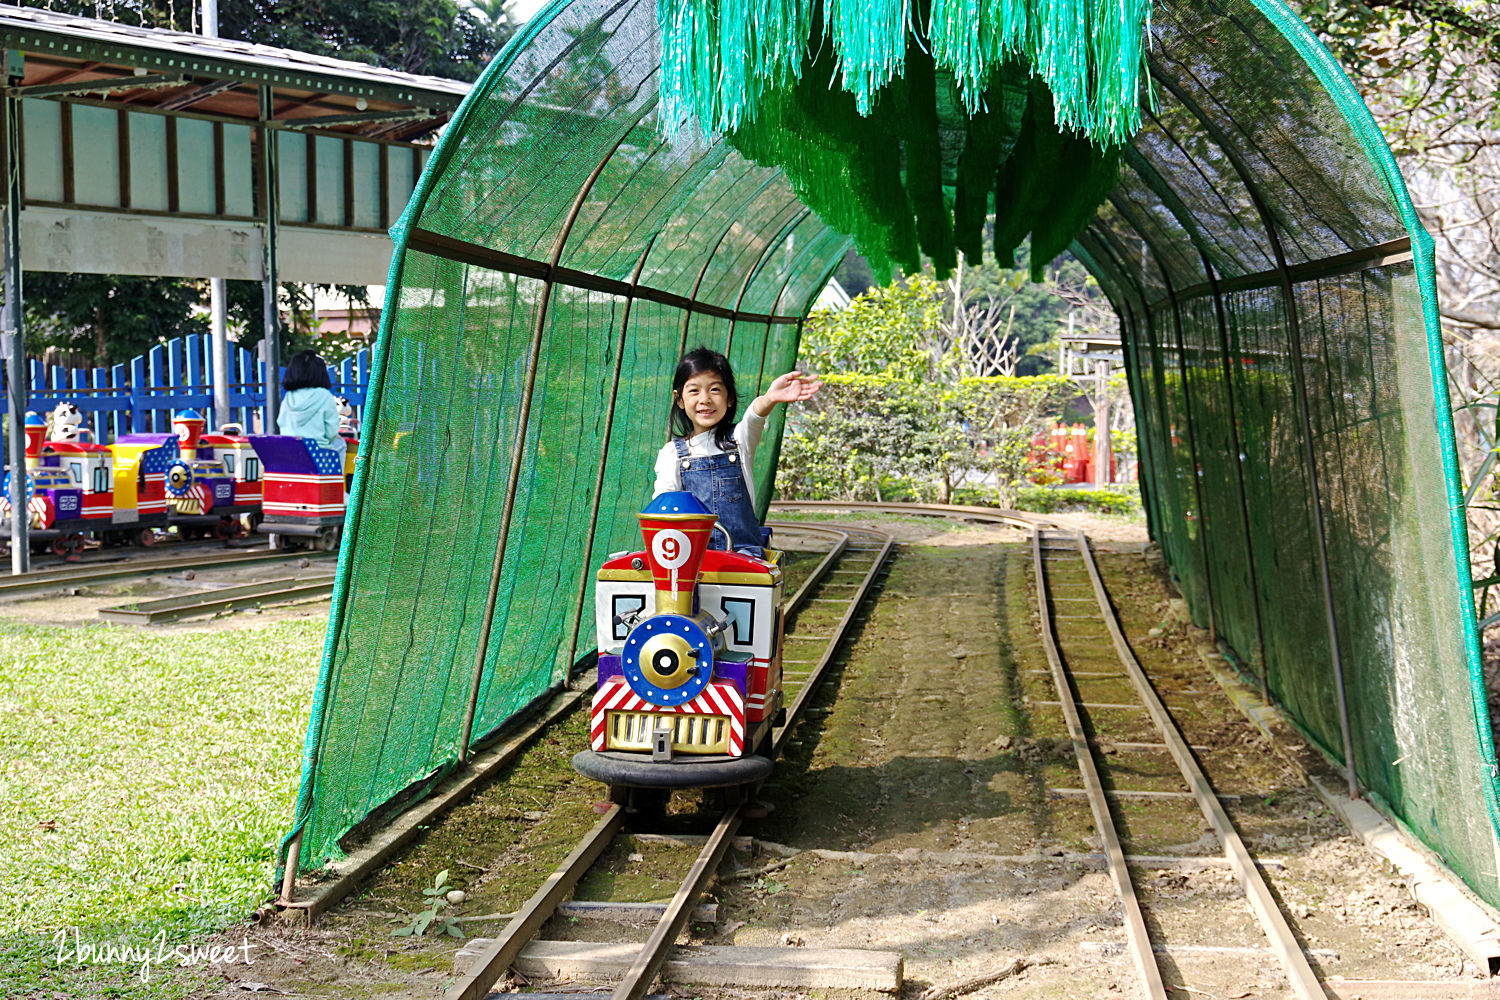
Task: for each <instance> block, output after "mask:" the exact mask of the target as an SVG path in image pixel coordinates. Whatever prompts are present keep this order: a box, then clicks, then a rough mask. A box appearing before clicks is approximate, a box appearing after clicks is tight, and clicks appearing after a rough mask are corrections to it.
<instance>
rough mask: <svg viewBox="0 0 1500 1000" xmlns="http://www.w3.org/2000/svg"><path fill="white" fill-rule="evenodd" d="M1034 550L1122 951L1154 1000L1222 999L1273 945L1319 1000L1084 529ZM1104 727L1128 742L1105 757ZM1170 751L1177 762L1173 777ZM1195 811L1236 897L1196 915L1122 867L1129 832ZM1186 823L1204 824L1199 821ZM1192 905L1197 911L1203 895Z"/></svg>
mask: <svg viewBox="0 0 1500 1000" xmlns="http://www.w3.org/2000/svg"><path fill="white" fill-rule="evenodd" d="M1032 549H1033V552H1032V554H1033V563H1034V571H1035V574H1036V585H1037V604H1038V608H1039V612H1040V616H1041V638H1042V644H1043V648H1044V650H1045V652H1046V655H1047V660H1048V663H1049V665H1050V669H1051V674H1052V680H1053V684H1054V686H1055V688H1056V690H1057V696H1058V701H1057V703H1056V704H1057V706H1058V707H1059V708H1060V709H1061V711H1062V713H1063V715H1064V717H1065V719H1066V722H1067V728H1068V735H1069V737H1070V739H1071V741H1072V745H1073V751H1074V756H1075V758H1076V760H1077V763H1078V769H1079V775H1080V778H1081V779H1082V784H1083V789H1082V793H1083V794H1084V795H1086V796H1087V798H1088V803H1089V809H1090V812H1091V813H1092V814H1093V817H1094V823H1095V827H1096V828H1097V831H1098V834H1099V837H1100V840H1101V841H1102V844H1103V848H1104V853H1105V856H1106V859H1107V862H1108V869H1109V874H1110V878H1111V881H1112V882H1113V883H1114V886H1115V889H1116V892H1117V894H1118V896H1119V899H1120V904H1121V907H1122V909H1123V913H1124V929H1125V937H1126V946H1127V950H1128V952H1129V955H1130V957H1131V959H1132V962H1133V964H1134V966H1135V969H1136V973H1137V975H1138V978H1139V981H1140V983H1141V988H1142V990H1143V994H1144V995H1145V996H1146V997H1148V998H1149V1000H1166V997H1167V996H1168V991H1169V989H1170V990H1171V991H1172V992H1173V993H1176V994H1178V995H1181V992H1182V991H1183V990H1184V989H1186V990H1189V991H1191V992H1193V993H1195V994H1197V993H1202V994H1203V995H1222V992H1221V989H1215V987H1220V988H1222V987H1224V986H1225V985H1226V984H1227V985H1231V986H1232V985H1234V984H1236V983H1245V982H1253V981H1255V978H1256V977H1255V975H1254V973H1253V969H1254V964H1255V963H1257V962H1258V961H1260V960H1261V959H1263V958H1264V957H1265V949H1266V948H1267V947H1268V948H1269V951H1270V952H1271V953H1274V955H1275V956H1276V958H1277V959H1278V960H1279V962H1280V964H1281V968H1282V971H1283V972H1284V974H1285V976H1286V978H1287V981H1288V983H1289V988H1290V991H1291V995H1293V996H1296V997H1299V998H1301V1000H1323V998H1324V996H1325V993H1324V992H1323V988H1322V986H1321V984H1320V982H1319V979H1318V976H1317V974H1316V973H1315V972H1314V970H1313V968H1312V966H1311V965H1310V963H1309V961H1308V959H1307V956H1306V955H1305V954H1304V953H1303V951H1302V948H1301V946H1300V944H1299V943H1298V940H1297V937H1296V935H1295V933H1294V932H1293V930H1292V928H1291V926H1290V924H1289V923H1288V922H1287V919H1286V917H1285V916H1284V915H1283V914H1282V912H1281V910H1280V908H1279V907H1278V905H1277V903H1276V899H1275V897H1274V896H1273V894H1272V892H1271V889H1270V887H1269V886H1268V885H1267V883H1266V881H1265V879H1264V877H1263V876H1262V875H1261V872H1260V870H1259V868H1257V866H1256V863H1255V859H1254V858H1253V857H1251V855H1250V853H1249V852H1248V851H1247V850H1246V848H1245V845H1244V843H1243V842H1242V841H1241V839H1240V836H1239V833H1238V832H1237V831H1236V830H1235V827H1234V824H1233V823H1232V822H1231V820H1230V818H1229V816H1228V814H1227V813H1226V812H1225V810H1224V807H1223V805H1222V804H1221V802H1220V800H1219V796H1218V795H1217V794H1216V793H1215V791H1214V788H1213V786H1212V785H1211V784H1210V783H1209V780H1208V778H1207V776H1206V775H1205V774H1204V773H1203V770H1202V768H1201V767H1200V766H1199V764H1198V761H1197V759H1196V758H1195V757H1194V755H1193V753H1192V751H1191V750H1190V748H1189V747H1188V745H1187V742H1186V741H1185V740H1184V739H1183V736H1182V734H1181V732H1180V731H1179V730H1178V728H1177V725H1176V724H1175V723H1174V721H1173V719H1172V716H1171V714H1170V713H1169V712H1168V710H1167V708H1166V706H1165V705H1163V703H1162V701H1161V699H1160V698H1159V697H1158V695H1157V693H1156V691H1155V690H1154V689H1153V688H1152V686H1151V683H1150V681H1149V680H1148V679H1147V677H1146V674H1145V672H1144V671H1143V670H1142V669H1141V666H1140V664H1139V663H1138V662H1137V661H1136V659H1135V655H1134V654H1133V653H1132V652H1131V650H1130V647H1129V645H1128V644H1127V643H1126V641H1125V637H1124V634H1123V632H1122V631H1121V629H1120V625H1119V622H1118V620H1117V619H1116V617H1115V614H1114V611H1113V608H1112V607H1111V605H1110V601H1109V596H1108V594H1107V593H1106V592H1105V589H1104V584H1103V582H1102V580H1101V579H1100V576H1099V571H1098V568H1097V566H1096V565H1095V564H1094V558H1093V554H1092V552H1091V551H1090V549H1089V545H1088V541H1087V539H1086V538H1085V536H1084V535H1083V534H1082V533H1081V532H1071V531H1061V530H1049V529H1041V530H1038V531H1036V532H1035V533H1034V534H1033V536H1032ZM1104 728H1107V729H1108V730H1109V731H1110V732H1111V733H1112V734H1113V735H1115V736H1117V737H1121V736H1123V737H1125V740H1121V741H1114V740H1112V741H1111V746H1110V747H1109V750H1110V752H1108V753H1106V752H1104V747H1103V739H1102V738H1101V736H1100V731H1101V729H1104ZM1164 758H1169V759H1170V760H1171V761H1172V762H1173V763H1174V764H1175V765H1176V772H1177V773H1176V774H1175V775H1172V774H1171V773H1170V769H1169V768H1167V767H1166V766H1165V764H1164ZM1148 785H1149V787H1146V786H1148ZM1174 785H1175V787H1172V786H1174ZM1060 791H1064V792H1069V793H1071V792H1075V791H1077V790H1074V789H1066V790H1060ZM1194 808H1196V809H1197V810H1199V811H1200V812H1201V817H1202V820H1201V821H1202V822H1203V823H1206V824H1207V827H1208V828H1209V829H1211V830H1212V831H1213V833H1214V835H1215V836H1216V837H1217V839H1218V841H1219V844H1220V846H1221V847H1222V849H1223V857H1224V858H1225V859H1226V860H1227V861H1228V863H1229V867H1230V869H1231V870H1232V871H1233V873H1234V876H1235V878H1236V880H1237V881H1238V885H1239V888H1240V890H1241V894H1240V895H1238V896H1236V895H1233V894H1226V895H1225V896H1223V897H1221V898H1220V899H1218V900H1217V901H1216V902H1217V906H1216V907H1215V909H1216V910H1217V912H1210V913H1205V912H1203V910H1202V909H1201V908H1199V907H1195V908H1194V909H1193V910H1192V911H1191V914H1181V913H1177V912H1175V911H1174V909H1173V907H1172V905H1171V902H1170V899H1169V898H1168V897H1167V896H1166V895H1164V894H1162V893H1160V892H1158V891H1157V889H1156V888H1155V885H1154V880H1152V879H1151V878H1150V877H1149V876H1147V875H1146V873H1143V872H1141V871H1140V870H1139V869H1133V868H1132V867H1131V866H1130V865H1128V864H1127V858H1126V855H1125V849H1124V847H1123V846H1122V842H1123V841H1126V840H1128V839H1129V836H1130V831H1131V830H1132V829H1136V828H1145V827H1146V826H1147V825H1148V824H1149V823H1151V822H1160V818H1161V814H1162V810H1163V809H1177V810H1192V809H1194ZM1191 822H1193V823H1196V822H1198V820H1197V817H1196V816H1194V817H1192V820H1191ZM1196 902H1197V903H1198V904H1200V906H1201V904H1202V902H1203V901H1202V900H1201V899H1200V900H1197V901H1196ZM1246 906H1248V909H1249V911H1250V912H1251V913H1253V914H1254V917H1255V922H1256V923H1257V924H1258V926H1259V929H1260V931H1261V933H1262V934H1263V940H1262V941H1261V942H1259V945H1260V946H1259V947H1256V946H1255V945H1256V942H1255V941H1254V940H1253V937H1254V931H1253V929H1247V928H1246V927H1245V925H1246V924H1248V921H1246V920H1245V907H1246ZM1237 946H1238V947H1237ZM1205 955H1210V956H1212V967H1211V968H1207V969H1205V968H1203V967H1202V964H1201V961H1199V960H1201V959H1202V958H1203V957H1204V956H1205ZM1189 967H1194V971H1195V973H1196V974H1197V975H1198V977H1199V982H1198V983H1197V984H1196V986H1195V985H1193V984H1191V983H1188V982H1186V981H1185V980H1188V979H1190V978H1191V977H1190V976H1189V975H1188V971H1187V970H1188V968H1189ZM1168 979H1175V980H1180V981H1179V982H1171V983H1169V982H1168ZM1210 980H1211V982H1210ZM1207 990H1213V992H1211V993H1210V992H1206V991H1207Z"/></svg>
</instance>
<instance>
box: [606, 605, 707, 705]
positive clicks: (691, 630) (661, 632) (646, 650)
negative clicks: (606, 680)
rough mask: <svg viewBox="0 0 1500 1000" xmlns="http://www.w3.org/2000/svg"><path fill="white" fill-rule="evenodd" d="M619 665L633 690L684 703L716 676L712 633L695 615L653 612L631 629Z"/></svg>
mask: <svg viewBox="0 0 1500 1000" xmlns="http://www.w3.org/2000/svg"><path fill="white" fill-rule="evenodd" d="M620 667H621V669H622V670H623V671H624V673H625V680H626V682H628V683H629V684H630V689H631V690H632V691H634V692H635V693H636V694H637V695H639V696H640V697H641V698H644V699H645V700H646V701H648V702H650V703H651V704H653V705H662V706H673V705H684V704H686V703H687V702H690V701H692V700H693V699H694V698H696V697H698V695H700V694H702V693H703V689H704V688H706V687H707V686H708V682H709V681H710V680H712V679H713V673H714V669H713V668H714V642H713V636H712V635H711V634H710V633H709V632H708V631H707V630H706V629H705V628H704V627H703V625H702V623H700V622H699V621H698V620H697V619H696V618H690V617H688V616H687V615H675V614H665V615H652V616H651V617H649V618H645V619H642V620H641V621H639V622H637V623H636V625H635V627H634V628H632V629H631V630H630V635H629V636H627V637H626V639H625V645H624V647H623V648H622V649H621V651H620Z"/></svg>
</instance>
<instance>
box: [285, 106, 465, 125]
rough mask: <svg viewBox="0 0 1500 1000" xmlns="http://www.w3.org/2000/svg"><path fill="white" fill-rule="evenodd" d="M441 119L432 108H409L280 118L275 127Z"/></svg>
mask: <svg viewBox="0 0 1500 1000" xmlns="http://www.w3.org/2000/svg"><path fill="white" fill-rule="evenodd" d="M437 117H439V112H437V111H434V110H433V109H432V108H408V109H406V110H405V111H357V112H354V113H352V114H347V115H317V116H315V117H312V118H278V119H276V121H275V123H274V125H273V127H275V128H285V129H300V128H329V127H331V126H334V125H358V124H360V123H361V122H391V123H392V124H402V123H404V122H417V121H430V120H431V119H434V118H437Z"/></svg>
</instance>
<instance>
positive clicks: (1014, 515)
mask: <svg viewBox="0 0 1500 1000" xmlns="http://www.w3.org/2000/svg"><path fill="white" fill-rule="evenodd" d="M771 509H772V510H828V511H835V510H847V511H851V512H854V513H860V512H865V513H871V514H881V513H886V514H915V515H917V516H919V517H946V518H949V519H952V520H970V521H983V522H985V523H989V524H1009V525H1013V526H1014V527H1017V528H1025V529H1026V530H1027V531H1031V530H1034V529H1036V528H1038V527H1043V528H1059V529H1060V528H1061V527H1062V526H1061V525H1059V524H1058V523H1057V522H1056V521H1052V520H1049V519H1048V518H1045V517H1042V516H1041V515H1040V514H1031V513H1027V512H1026V511H1019V510H1004V509H1001V508H999V507H970V506H965V505H963V504H951V503H886V502H884V501H871V500H775V501H773V502H772V503H771Z"/></svg>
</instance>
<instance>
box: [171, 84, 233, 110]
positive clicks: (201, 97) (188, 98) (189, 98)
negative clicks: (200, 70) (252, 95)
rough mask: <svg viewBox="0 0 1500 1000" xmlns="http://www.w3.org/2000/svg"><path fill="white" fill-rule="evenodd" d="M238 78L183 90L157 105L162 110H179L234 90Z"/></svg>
mask: <svg viewBox="0 0 1500 1000" xmlns="http://www.w3.org/2000/svg"><path fill="white" fill-rule="evenodd" d="M240 83H241V81H239V80H215V81H214V82H213V83H205V84H204V85H203V86H201V87H194V88H193V89H192V90H185V91H183V92H182V93H180V94H178V95H177V96H176V97H169V98H167V99H166V100H165V101H162V102H161V103H160V104H158V105H157V107H158V108H160V109H161V110H163V111H180V110H182V109H183V108H186V107H191V106H192V105H194V104H197V103H198V102H199V101H206V100H208V99H209V98H210V97H213V96H214V95H215V94H222V93H224V92H226V91H230V90H234V89H235V88H236V87H238V86H239V85H240Z"/></svg>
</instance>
